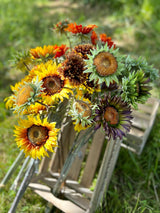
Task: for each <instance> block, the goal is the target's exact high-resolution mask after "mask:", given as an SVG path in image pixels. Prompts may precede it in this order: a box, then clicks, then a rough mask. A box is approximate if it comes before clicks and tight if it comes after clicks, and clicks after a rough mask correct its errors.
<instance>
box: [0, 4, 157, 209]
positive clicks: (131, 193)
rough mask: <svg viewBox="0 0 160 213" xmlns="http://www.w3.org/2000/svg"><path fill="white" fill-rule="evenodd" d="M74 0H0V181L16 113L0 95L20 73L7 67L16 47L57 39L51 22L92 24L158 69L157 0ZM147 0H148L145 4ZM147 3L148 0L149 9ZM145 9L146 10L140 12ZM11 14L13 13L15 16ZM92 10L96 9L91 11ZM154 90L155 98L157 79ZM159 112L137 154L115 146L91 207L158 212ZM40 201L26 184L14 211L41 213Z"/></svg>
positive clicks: (5, 203)
mask: <svg viewBox="0 0 160 213" xmlns="http://www.w3.org/2000/svg"><path fill="white" fill-rule="evenodd" d="M85 2H87V1H85ZM85 2H81V3H78V2H76V1H74V2H73V1H62V0H60V1H48V0H35V1H32V0H27V1H24V0H3V3H2V4H1V8H0V10H1V11H0V14H1V22H0V29H1V43H0V48H1V55H0V75H1V78H0V90H1V93H0V162H1V163H0V180H2V179H3V177H4V175H5V174H6V172H7V171H8V169H9V167H10V166H11V164H12V162H13V161H14V159H15V158H16V156H17V155H18V153H19V150H18V148H17V146H16V144H15V142H14V137H13V126H14V124H16V122H17V118H16V117H15V116H14V115H13V114H12V113H11V112H10V111H8V110H6V109H5V106H4V102H3V99H4V98H5V97H7V96H8V95H10V84H14V83H15V82H17V81H18V80H19V79H21V77H22V75H23V74H22V73H20V72H19V71H18V70H15V69H13V68H11V67H10V63H9V60H11V59H12V58H13V55H14V54H15V52H17V51H21V50H24V49H30V48H34V47H36V46H42V45H47V44H52V43H53V44H55V43H61V42H62V40H60V39H59V38H57V37H55V36H54V34H53V32H52V31H51V30H50V29H51V28H52V27H53V24H54V23H56V22H58V21H60V20H62V19H65V18H66V17H69V18H70V19H71V20H73V21H76V22H77V23H83V24H92V23H93V24H97V25H98V26H99V31H101V32H105V33H107V35H108V36H112V38H113V40H114V41H115V43H117V45H118V46H119V47H120V51H121V52H123V53H126V54H128V53H130V54H131V55H133V56H139V55H143V56H144V57H146V58H147V60H148V62H149V63H150V64H154V66H155V67H156V68H158V69H159V68H160V64H159V58H160V51H159V50H160V39H159V37H158V35H159V27H158V26H159V14H160V13H159V12H158V10H159V5H157V6H156V7H154V1H153V0H152V1H151V0H150V1H137V2H138V6H137V2H134V1H131V0H130V1H125V0H124V1H122V0H119V1H112V4H111V3H110V2H109V1H101V2H100V3H99V4H96V3H95V2H94V1H91V2H92V5H91V6H90V5H89V4H84V3H85ZM146 2H148V3H146ZM147 4H150V5H149V6H150V7H149V8H151V9H150V10H149V9H147V8H148V6H147ZM144 11H147V12H144ZM15 14H16V15H15ZM95 14H97V15H96V16H95ZM155 85H156V87H155V90H154V91H156V92H154V94H156V96H157V97H159V94H160V91H159V86H160V82H159V79H157V81H156V84H155ZM159 121H160V112H158V115H157V118H156V121H155V124H154V126H153V129H152V132H151V134H150V136H149V139H148V141H147V145H146V146H145V148H144V151H143V153H142V155H141V156H136V155H135V154H133V153H131V152H129V151H127V150H125V149H121V151H120V155H119V158H118V162H117V164H116V168H115V171H114V174H113V176H112V180H111V184H110V186H109V190H108V192H107V194H106V197H105V198H104V202H103V203H102V205H101V207H100V209H98V210H97V212H98V213H99V212H107V213H108V212H109V213H117V212H119V213H142V212H144V213H150V212H152V213H158V212H160V205H159V199H160V197H159V194H160V184H159V183H160V180H159V179H160V168H159V167H160V166H159V165H160V164H159V163H160V154H159V153H160V152H159V151H160V150H159V149H160V146H159V144H160V139H159V138H160V133H159V129H160V122H159ZM13 180H14V177H13V178H11V180H10V181H9V183H7V185H6V188H5V189H4V191H2V192H0V212H1V213H6V212H8V210H9V208H10V204H11V202H12V201H13V199H14V197H15V192H13V191H11V190H9V187H10V185H11V183H12V182H13ZM45 206H46V202H45V201H44V200H43V199H41V198H40V197H39V196H37V195H35V194H34V193H33V192H31V191H30V189H27V191H26V193H25V194H24V196H23V198H22V200H21V202H20V203H19V205H18V208H17V213H20V212H44V211H45Z"/></svg>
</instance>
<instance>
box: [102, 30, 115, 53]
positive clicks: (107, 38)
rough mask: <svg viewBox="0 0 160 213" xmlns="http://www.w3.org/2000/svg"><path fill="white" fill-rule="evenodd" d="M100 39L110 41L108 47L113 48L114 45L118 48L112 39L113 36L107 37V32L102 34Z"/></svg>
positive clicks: (104, 41)
mask: <svg viewBox="0 0 160 213" xmlns="http://www.w3.org/2000/svg"><path fill="white" fill-rule="evenodd" d="M100 40H101V41H102V42H103V43H104V44H106V42H107V43H108V47H109V48H111V47H112V46H113V47H114V49H115V48H116V45H115V44H114V42H113V41H112V38H111V37H107V35H106V34H105V33H102V34H100Z"/></svg>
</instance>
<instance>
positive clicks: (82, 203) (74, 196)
mask: <svg viewBox="0 0 160 213" xmlns="http://www.w3.org/2000/svg"><path fill="white" fill-rule="evenodd" d="M61 192H62V193H63V195H64V196H65V197H66V198H68V199H69V200H70V201H72V202H73V203H75V204H76V205H77V206H79V207H81V208H82V209H84V210H87V209H88V208H89V202H90V201H89V200H88V199H87V198H84V197H83V196H82V195H81V194H80V193H77V192H76V191H75V190H73V189H70V188H68V187H64V188H63V189H62V190H61Z"/></svg>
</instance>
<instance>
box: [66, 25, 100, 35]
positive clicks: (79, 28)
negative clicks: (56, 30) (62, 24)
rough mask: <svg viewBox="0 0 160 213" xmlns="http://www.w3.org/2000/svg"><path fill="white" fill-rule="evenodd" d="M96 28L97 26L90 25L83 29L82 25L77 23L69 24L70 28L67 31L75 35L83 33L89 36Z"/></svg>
mask: <svg viewBox="0 0 160 213" xmlns="http://www.w3.org/2000/svg"><path fill="white" fill-rule="evenodd" d="M95 27H97V26H96V25H95V24H90V25H87V26H85V27H82V25H81V24H80V25H77V24H76V23H70V24H68V27H67V28H66V29H65V30H66V31H69V32H72V33H74V34H77V33H82V34H88V33H90V32H91V31H92V30H93V29H94V28H95Z"/></svg>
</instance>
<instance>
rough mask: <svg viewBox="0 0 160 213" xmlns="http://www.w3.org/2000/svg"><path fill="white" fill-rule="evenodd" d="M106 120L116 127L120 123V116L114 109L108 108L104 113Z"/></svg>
mask: <svg viewBox="0 0 160 213" xmlns="http://www.w3.org/2000/svg"><path fill="white" fill-rule="evenodd" d="M104 118H105V120H106V121H107V122H109V123H110V124H111V125H116V124H118V122H119V115H118V112H117V110H116V109H115V108H114V107H110V106H109V107H107V108H106V110H105V113H104Z"/></svg>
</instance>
